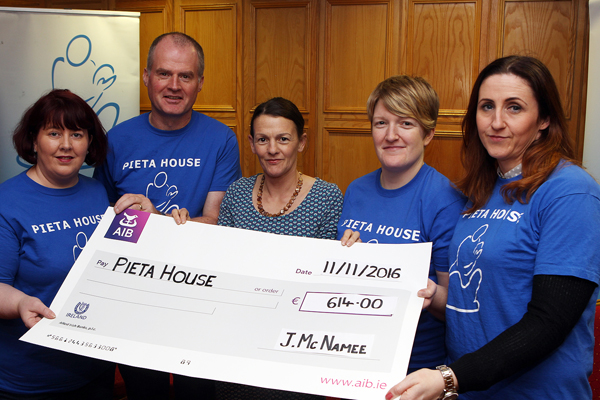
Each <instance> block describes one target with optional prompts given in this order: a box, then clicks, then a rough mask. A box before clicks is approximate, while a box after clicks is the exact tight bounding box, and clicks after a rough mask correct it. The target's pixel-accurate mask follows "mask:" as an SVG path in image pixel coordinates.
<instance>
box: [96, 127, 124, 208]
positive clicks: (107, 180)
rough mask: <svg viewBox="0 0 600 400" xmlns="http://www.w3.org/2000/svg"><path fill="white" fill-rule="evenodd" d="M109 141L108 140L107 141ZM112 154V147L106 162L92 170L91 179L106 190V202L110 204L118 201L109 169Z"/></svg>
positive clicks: (112, 160)
mask: <svg viewBox="0 0 600 400" xmlns="http://www.w3.org/2000/svg"><path fill="white" fill-rule="evenodd" d="M109 140H110V139H109ZM114 160H115V157H114V152H113V149H112V147H111V148H110V149H109V151H108V155H107V156H106V161H105V162H104V163H102V165H100V166H98V167H96V168H94V174H93V177H94V179H96V180H97V181H99V182H100V183H102V185H103V186H104V188H105V189H106V193H107V194H108V200H109V202H110V203H111V204H114V203H116V202H117V200H119V194H118V193H117V187H116V186H115V181H114V179H113V177H112V173H111V170H110V168H111V167H112V166H113V164H114Z"/></svg>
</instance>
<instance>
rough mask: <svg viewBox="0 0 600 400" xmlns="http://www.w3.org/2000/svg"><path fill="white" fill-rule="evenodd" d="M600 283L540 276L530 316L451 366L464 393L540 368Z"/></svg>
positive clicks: (561, 341)
mask: <svg viewBox="0 0 600 400" xmlns="http://www.w3.org/2000/svg"><path fill="white" fill-rule="evenodd" d="M596 286H597V285H596V283H594V282H592V281H588V280H585V279H581V278H577V277H573V276H559V275H536V276H534V277H533V289H532V293H531V301H530V302H529V304H528V305H527V312H526V313H525V315H524V316H523V318H522V319H521V320H520V321H519V322H517V323H516V324H515V325H513V326H511V327H510V328H508V329H507V330H505V331H504V332H502V333H501V334H500V335H498V336H497V337H496V338H494V339H493V340H492V341H490V342H489V343H488V344H486V345H485V346H483V347H482V348H481V349H479V350H477V351H474V352H473V353H469V354H465V355H464V356H462V357H461V358H459V359H458V360H457V361H456V362H454V363H453V364H451V365H449V367H450V368H452V371H453V372H454V374H455V375H456V379H457V380H458V387H459V393H464V392H468V391H473V390H486V389H488V388H490V387H491V386H492V385H494V384H495V383H498V382H500V381H501V380H503V379H506V378H508V377H510V376H511V375H513V374H515V373H517V372H518V371H520V370H522V369H525V368H528V367H531V366H533V365H535V364H537V363H539V362H540V361H541V360H542V359H543V358H544V357H546V356H547V355H548V354H549V353H551V352H552V351H554V350H555V349H556V348H558V347H559V346H560V345H561V344H562V343H563V342H564V340H565V339H566V337H567V335H568V334H569V333H570V332H571V330H572V329H573V327H574V326H575V324H577V321H578V320H579V318H581V315H582V314H583V312H584V310H585V308H586V306H587V305H588V303H589V301H590V297H591V296H592V294H593V292H594V290H595V288H596Z"/></svg>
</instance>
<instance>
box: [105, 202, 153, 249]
mask: <svg viewBox="0 0 600 400" xmlns="http://www.w3.org/2000/svg"><path fill="white" fill-rule="evenodd" d="M149 217H150V213H147V212H143V211H137V210H131V209H129V210H125V211H123V212H122V213H121V214H119V215H115V218H114V219H113V221H112V223H111V224H110V228H108V231H107V232H106V235H104V237H105V238H108V239H115V240H124V241H126V242H131V243H137V241H138V239H139V238H140V235H141V234H142V230H143V229H144V226H145V225H146V221H148V218H149Z"/></svg>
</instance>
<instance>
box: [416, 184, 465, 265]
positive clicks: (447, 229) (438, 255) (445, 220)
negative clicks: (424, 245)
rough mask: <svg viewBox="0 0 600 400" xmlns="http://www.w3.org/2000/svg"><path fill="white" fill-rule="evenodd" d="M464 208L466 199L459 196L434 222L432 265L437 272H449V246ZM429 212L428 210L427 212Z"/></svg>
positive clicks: (430, 237) (440, 212) (431, 237)
mask: <svg viewBox="0 0 600 400" xmlns="http://www.w3.org/2000/svg"><path fill="white" fill-rule="evenodd" d="M463 207H464V199H462V198H460V197H459V196H458V195H457V199H456V200H455V201H453V202H452V203H450V204H449V205H447V206H446V207H444V208H442V209H441V210H440V211H439V212H438V213H437V215H436V216H435V219H434V221H433V224H432V226H431V233H430V235H429V239H430V241H431V242H433V248H432V254H431V258H432V260H431V261H432V265H433V267H434V268H435V270H436V271H440V272H448V270H449V269H450V267H449V262H448V246H449V245H450V240H451V239H452V236H453V235H454V228H455V227H456V223H457V222H458V219H459V217H460V213H461V212H462V210H463ZM425 212H427V210H425Z"/></svg>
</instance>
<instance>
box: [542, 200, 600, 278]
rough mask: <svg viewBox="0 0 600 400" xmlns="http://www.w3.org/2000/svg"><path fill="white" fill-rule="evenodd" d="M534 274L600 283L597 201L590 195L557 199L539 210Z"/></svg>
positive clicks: (599, 218)
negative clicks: (573, 277) (563, 276)
mask: <svg viewBox="0 0 600 400" xmlns="http://www.w3.org/2000/svg"><path fill="white" fill-rule="evenodd" d="M538 215H539V217H538V218H539V219H538V223H539V227H538V232H539V247H538V252H537V256H536V262H535V274H536V275H539V274H543V275H569V276H575V277H578V278H582V279H586V280H589V281H592V282H598V281H599V280H600V245H598V243H600V229H599V226H600V199H598V198H597V197H596V196H593V195H591V194H586V193H581V194H571V195H568V196H562V197H558V198H556V199H555V200H553V201H552V202H551V203H550V204H549V205H548V206H547V207H545V208H543V209H542V210H540V211H539V214H538Z"/></svg>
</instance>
